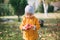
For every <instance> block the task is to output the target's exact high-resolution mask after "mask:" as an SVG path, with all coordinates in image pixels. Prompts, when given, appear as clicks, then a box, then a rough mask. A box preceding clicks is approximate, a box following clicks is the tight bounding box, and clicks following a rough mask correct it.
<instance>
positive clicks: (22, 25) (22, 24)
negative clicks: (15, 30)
mask: <svg viewBox="0 0 60 40" xmlns="http://www.w3.org/2000/svg"><path fill="white" fill-rule="evenodd" d="M24 25H25V18H23V20H22V22H21V24H20V26H19V28H20V30H22V28H23V27H24Z"/></svg>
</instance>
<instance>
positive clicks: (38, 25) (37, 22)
mask: <svg viewBox="0 0 60 40" xmlns="http://www.w3.org/2000/svg"><path fill="white" fill-rule="evenodd" d="M35 23H36V24H35V26H36V29H37V30H39V29H40V23H39V21H38V19H37V18H36V20H35Z"/></svg>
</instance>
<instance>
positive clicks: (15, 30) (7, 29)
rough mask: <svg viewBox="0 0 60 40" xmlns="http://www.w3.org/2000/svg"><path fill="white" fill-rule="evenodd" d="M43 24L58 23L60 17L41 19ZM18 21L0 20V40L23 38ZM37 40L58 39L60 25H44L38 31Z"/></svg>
mask: <svg viewBox="0 0 60 40" xmlns="http://www.w3.org/2000/svg"><path fill="white" fill-rule="evenodd" d="M43 20H45V24H57V23H58V22H59V23H60V21H59V20H60V19H43ZM19 25H20V23H18V22H11V23H10V22H9V23H8V22H7V23H3V22H0V40H23V39H22V33H21V31H20V30H19ZM38 33H39V40H60V26H57V25H45V26H44V27H41V29H40V30H39V31H38Z"/></svg>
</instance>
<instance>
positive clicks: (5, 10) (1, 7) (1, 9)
mask: <svg viewBox="0 0 60 40" xmlns="http://www.w3.org/2000/svg"><path fill="white" fill-rule="evenodd" d="M10 10H12V9H11V8H9V4H0V16H7V15H12V12H11V11H10Z"/></svg>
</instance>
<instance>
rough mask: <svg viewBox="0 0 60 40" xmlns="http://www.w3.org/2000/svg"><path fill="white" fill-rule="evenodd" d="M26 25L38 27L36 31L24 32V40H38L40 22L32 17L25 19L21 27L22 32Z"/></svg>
mask: <svg viewBox="0 0 60 40" xmlns="http://www.w3.org/2000/svg"><path fill="white" fill-rule="evenodd" d="M26 24H31V25H35V26H36V30H32V29H30V30H27V31H23V38H24V39H28V40H29V39H32V40H33V39H37V38H38V37H39V35H38V32H37V30H39V29H40V25H39V21H38V19H37V18H36V17H34V16H33V17H32V18H26V17H23V21H22V23H21V25H20V29H21V30H22V27H24V25H26Z"/></svg>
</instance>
